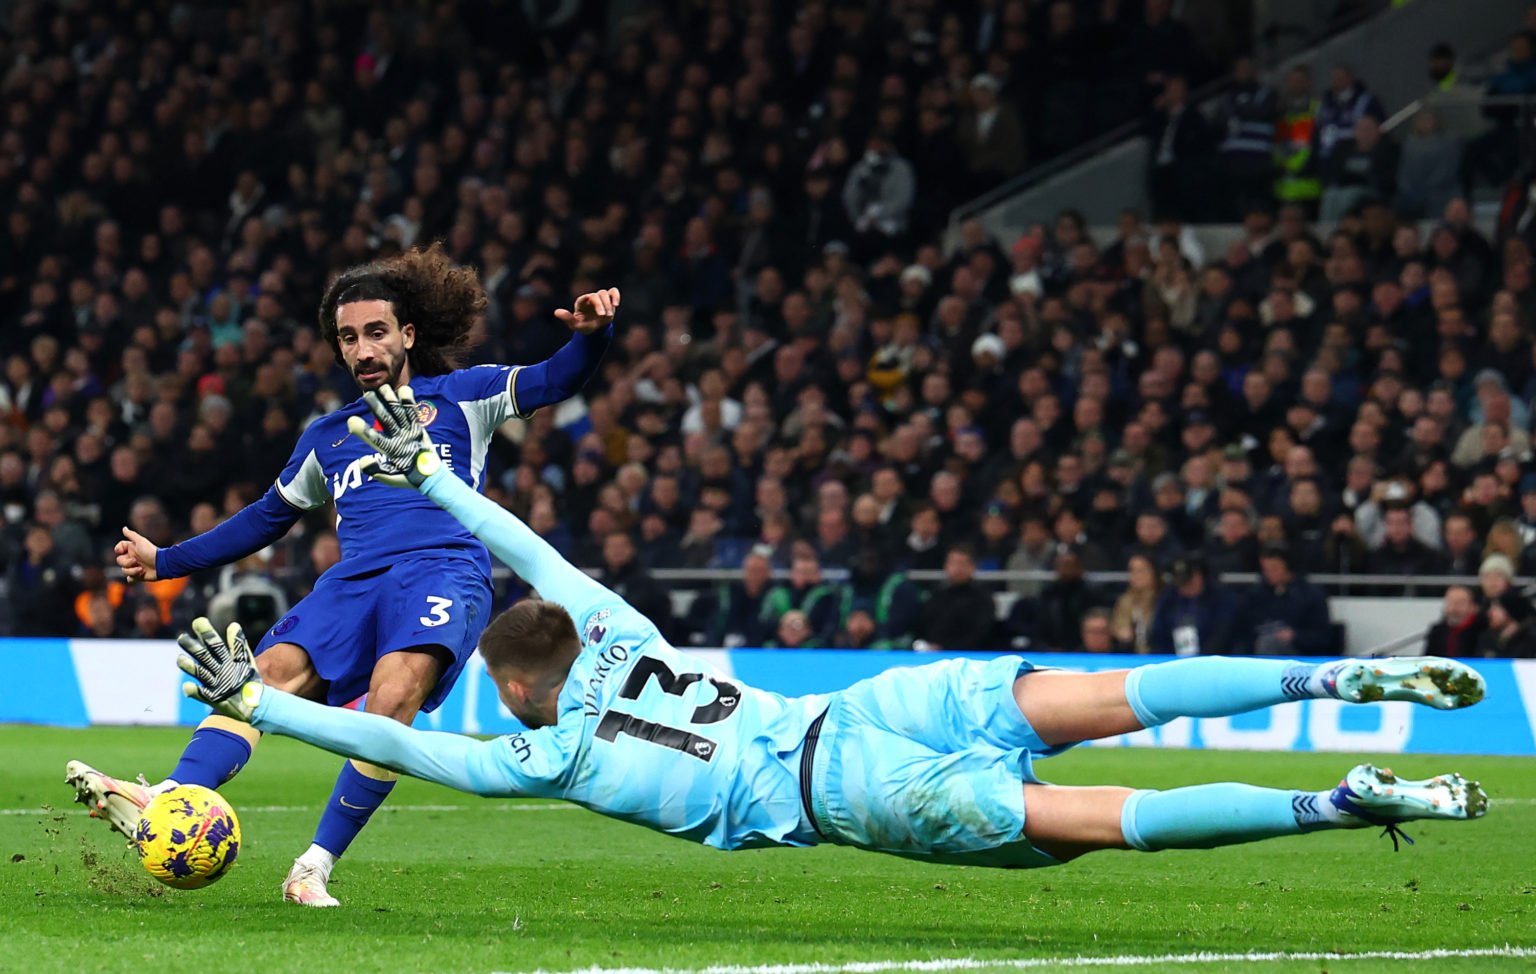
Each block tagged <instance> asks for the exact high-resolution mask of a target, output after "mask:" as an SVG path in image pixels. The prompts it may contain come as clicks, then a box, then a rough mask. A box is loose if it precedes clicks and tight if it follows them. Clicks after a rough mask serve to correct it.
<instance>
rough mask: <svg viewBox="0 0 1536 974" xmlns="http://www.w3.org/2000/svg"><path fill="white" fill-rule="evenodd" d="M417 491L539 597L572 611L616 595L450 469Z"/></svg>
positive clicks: (429, 480)
mask: <svg viewBox="0 0 1536 974" xmlns="http://www.w3.org/2000/svg"><path fill="white" fill-rule="evenodd" d="M420 490H421V492H422V493H423V494H425V495H426V496H427V497H429V498H431V500H432V502H433V503H435V504H436V505H437V506H438V507H441V508H442V509H443V510H445V511H447V512H448V513H449V514H452V515H453V516H454V517H455V518H457V519H458V521H459V523H461V524H463V525H464V526H465V527H466V528H468V529H469V531H470V533H471V534H473V535H474V536H475V537H477V538H479V539H480V540H481V541H483V542H485V546H486V547H487V548H489V549H490V550H491V553H492V554H493V555H495V556H496V557H497V558H500V559H501V560H502V561H503V562H505V563H506V564H507V565H509V566H511V568H512V570H513V571H515V572H517V573H518V574H519V575H521V576H522V578H523V580H524V581H526V582H527V583H528V584H529V585H532V586H533V587H534V588H536V589H538V592H539V596H540V597H541V598H546V599H549V600H550V601H552V602H558V603H560V604H561V605H563V606H565V607H566V609H567V610H569V611H570V613H571V615H573V616H575V615H576V614H577V613H578V612H579V611H580V610H581V609H582V608H583V607H585V606H588V605H591V604H592V603H593V602H594V601H596V600H601V599H610V598H615V596H614V595H613V594H612V593H611V592H609V591H608V589H607V588H605V587H604V586H603V585H602V584H601V583H600V582H598V581H597V580H596V579H594V578H592V577H591V576H590V575H588V574H587V573H586V572H584V571H582V570H581V569H579V568H577V567H576V566H575V565H572V564H571V563H570V562H568V561H566V560H565V557H564V556H563V555H561V554H560V552H558V551H556V550H555V549H554V547H553V546H552V545H550V543H549V542H547V541H545V540H544V539H543V538H541V537H539V536H538V534H536V533H535V532H534V530H533V529H532V528H530V527H529V526H528V525H526V524H524V523H523V522H522V520H521V519H520V518H518V516H517V515H516V514H513V513H512V512H511V511H509V510H507V509H506V508H504V507H502V506H501V505H499V504H497V503H496V502H495V501H491V500H488V499H486V498H485V497H482V496H481V495H480V494H478V493H476V492H475V490H474V488H472V487H470V486H469V485H468V484H466V483H465V482H464V481H462V480H460V479H459V478H458V477H455V476H454V475H453V474H451V473H449V472H448V471H446V470H439V471H438V472H437V473H435V474H433V475H432V476H430V477H428V478H427V479H426V480H424V481H423V482H422V484H421V487H420ZM577 624H578V625H580V620H579V619H578V620H577Z"/></svg>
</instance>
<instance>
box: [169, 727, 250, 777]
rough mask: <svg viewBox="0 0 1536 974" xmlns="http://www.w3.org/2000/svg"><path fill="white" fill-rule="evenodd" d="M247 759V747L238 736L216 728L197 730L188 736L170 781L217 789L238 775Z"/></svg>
mask: <svg viewBox="0 0 1536 974" xmlns="http://www.w3.org/2000/svg"><path fill="white" fill-rule="evenodd" d="M250 759H251V744H250V742H249V741H247V740H246V739H245V738H243V737H241V736H240V735H239V734H231V733H230V732H229V731H227V730H220V729H219V728H217V727H199V728H198V729H197V730H196V731H194V732H193V733H192V739H191V740H190V741H188V742H187V747H186V750H184V751H182V752H181V760H180V761H178V762H176V770H174V771H172V772H171V773H170V779H171V780H172V781H175V782H177V783H178V784H183V785H202V786H203V787H204V788H218V787H219V786H220V785H222V784H224V782H226V781H228V780H229V779H231V778H233V777H234V776H235V775H237V774H239V773H240V769H241V768H243V767H245V762H247V761H249V760H250Z"/></svg>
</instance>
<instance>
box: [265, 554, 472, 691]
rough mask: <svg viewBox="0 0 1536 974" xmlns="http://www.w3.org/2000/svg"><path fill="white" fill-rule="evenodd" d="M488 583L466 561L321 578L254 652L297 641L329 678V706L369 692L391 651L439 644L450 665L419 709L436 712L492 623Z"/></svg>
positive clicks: (404, 564)
mask: <svg viewBox="0 0 1536 974" xmlns="http://www.w3.org/2000/svg"><path fill="white" fill-rule="evenodd" d="M490 607H491V583H490V581H489V580H488V579H487V578H486V577H485V576H484V575H483V574H482V573H481V571H480V568H479V566H478V565H476V564H475V562H473V561H471V560H470V559H468V558H453V557H441V556H431V557H422V558H404V559H401V560H400V561H397V562H395V563H394V564H393V565H391V566H390V567H389V568H387V569H385V570H384V571H382V572H379V573H377V574H369V575H365V576H363V577H361V578H338V577H335V576H333V575H330V574H326V575H322V576H321V577H320V580H319V581H318V582H316V583H315V588H314V591H312V592H310V593H309V594H308V595H306V596H305V597H304V598H302V599H300V600H299V603H298V605H295V606H294V607H293V608H292V609H290V610H289V612H288V614H287V615H285V616H283V617H282V618H281V619H279V620H278V621H277V624H276V625H274V626H273V627H272V629H271V630H270V631H269V632H268V633H267V634H266V636H265V637H263V638H262V640H261V644H260V645H259V646H257V647H256V653H257V655H260V654H261V653H263V652H265V651H266V650H267V649H268V648H270V647H272V646H274V645H276V644H278V643H295V644H297V645H298V646H300V647H301V648H303V650H304V651H305V652H306V653H308V654H309V658H310V661H311V662H313V663H314V666H315V670H316V672H318V673H319V674H320V676H321V677H323V678H324V679H325V680H326V681H328V683H329V686H328V687H327V689H326V703H328V704H330V705H331V706H333V707H336V706H341V705H342V704H346V703H350V702H351V701H353V700H356V699H357V698H358V697H361V696H362V695H363V694H364V693H366V692H367V691H368V683H369V680H370V678H371V677H372V675H373V667H374V664H375V663H376V662H377V661H378V660H379V659H380V658H381V657H384V656H386V655H388V654H390V653H394V652H398V651H400V650H403V649H414V648H416V647H421V646H437V647H441V648H442V650H443V651H444V654H445V656H446V657H450V658H451V662H449V665H448V666H447V667H446V668H445V669H444V671H443V674H442V677H441V678H440V679H439V680H438V681H437V686H435V687H434V688H433V689H432V692H431V694H429V695H428V697H427V700H426V702H425V703H424V704H423V705H422V708H421V709H422V710H423V711H427V712H430V711H432V710H435V709H437V706H438V704H440V703H442V702H443V698H444V697H446V696H448V692H449V691H450V690H452V689H453V685H454V683H455V682H457V680H458V678H459V673H460V672H462V671H463V669H464V664H465V663H466V662H467V661H468V660H469V657H470V654H471V653H473V652H474V651H475V646H476V644H477V643H478V642H479V641H480V633H481V631H482V630H484V629H485V627H486V624H487V623H489V622H490Z"/></svg>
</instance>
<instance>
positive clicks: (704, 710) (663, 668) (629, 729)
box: [597, 656, 741, 761]
mask: <svg viewBox="0 0 1536 974" xmlns="http://www.w3.org/2000/svg"><path fill="white" fill-rule="evenodd" d="M653 676H654V677H655V678H656V684H657V686H659V687H661V689H662V692H664V693H668V694H671V695H672V696H675V697H681V696H682V695H683V693H684V692H685V691H686V690H687V689H688V688H689V687H691V686H693V685H694V684H695V683H699V682H707V683H709V684H710V685H711V686H713V687H714V689H715V694H716V696H715V699H714V700H713V701H711V702H709V703H706V704H702V705H700V706H698V707H696V708H694V711H693V715H692V716H691V717H690V718H689V720H688V722H689V723H690V724H695V725H697V724H717V723H719V722H720V721H722V720H725V719H727V718H729V717H730V716H731V715H732V714H734V713H736V705H737V704H739V703H741V690H740V689H739V688H738V687H737V686H736V685H735V684H733V683H729V682H727V681H725V680H717V679H715V678H714V677H710V676H705V675H704V674H703V673H682V674H678V673H673V672H672V669H671V667H669V666H667V664H665V663H663V662H662V661H661V660H659V659H655V658H654V657H650V656H642V657H640V659H639V660H637V661H636V662H635V668H634V670H633V671H631V673H630V674H629V679H627V680H625V681H624V686H623V688H622V689H620V690H619V696H620V697H621V698H622V699H624V700H636V699H639V697H640V694H641V692H642V691H644V690H645V686H646V684H647V683H649V682H650V680H651V677H653ZM620 734H626V735H628V736H630V737H633V738H636V739H637V740H642V741H647V742H649V743H651V744H657V745H660V746H661V747H669V748H671V749H673V750H674V751H681V752H683V753H684V754H687V755H689V756H691V757H695V758H698V759H699V760H700V761H709V760H711V759H712V758H714V756H715V747H716V746H715V742H714V741H712V740H710V739H709V738H707V737H702V736H700V735H698V734H695V733H693V732H692V731H690V730H687V729H685V728H682V727H669V726H667V725H666V724H658V723H656V722H654V721H650V720H646V719H645V718H643V717H636V716H635V715H634V714H628V713H624V712H623V711H620V710H613V709H609V711H608V712H607V713H605V714H603V719H602V720H601V721H599V722H598V725H597V739H598V740H600V741H609V742H612V741H616V740H618V737H619V735H620Z"/></svg>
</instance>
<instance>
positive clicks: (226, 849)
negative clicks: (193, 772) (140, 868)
mask: <svg viewBox="0 0 1536 974" xmlns="http://www.w3.org/2000/svg"><path fill="white" fill-rule="evenodd" d="M133 839H134V844H135V845H136V846H137V847H138V850H139V861H140V862H142V863H143V864H144V869H145V871H146V872H148V873H149V874H150V875H151V876H153V877H155V878H156V879H158V880H160V882H162V883H164V884H165V885H167V886H173V887H175V888H176V889H201V888H202V887H204V886H207V885H209V884H210V883H213V882H214V881H216V880H217V879H218V878H219V877H220V876H223V875H224V874H225V873H226V872H228V871H229V867H231V866H233V865H234V864H235V857H237V856H238V855H239V854H240V820H239V819H237V818H236V817H235V810H234V808H233V807H232V806H231V805H230V804H229V802H227V801H225V800H224V799H223V798H222V797H221V796H220V795H219V793H218V792H216V791H214V790H213V789H211V788H204V787H202V786H201V785H177V786H176V787H175V788H172V789H170V790H169V791H165V792H162V793H161V794H159V795H156V796H155V798H154V800H153V801H151V802H150V803H149V807H148V808H146V809H144V817H143V818H141V819H139V827H138V829H136V830H135V832H134V836H133Z"/></svg>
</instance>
